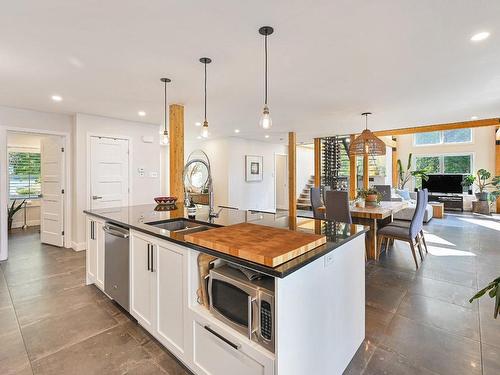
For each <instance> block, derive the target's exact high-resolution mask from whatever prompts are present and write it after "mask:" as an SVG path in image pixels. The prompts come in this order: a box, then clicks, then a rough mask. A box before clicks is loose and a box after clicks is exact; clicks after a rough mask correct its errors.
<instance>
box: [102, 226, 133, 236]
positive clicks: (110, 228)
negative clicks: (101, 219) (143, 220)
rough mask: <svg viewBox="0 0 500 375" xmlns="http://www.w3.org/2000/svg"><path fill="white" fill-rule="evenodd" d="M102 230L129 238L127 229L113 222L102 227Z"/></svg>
mask: <svg viewBox="0 0 500 375" xmlns="http://www.w3.org/2000/svg"><path fill="white" fill-rule="evenodd" d="M102 230H103V231H104V232H106V233H108V234H110V235H112V236H115V237H120V238H128V236H129V232H128V230H126V229H123V228H120V227H115V226H114V225H111V224H106V225H104V226H103V227H102Z"/></svg>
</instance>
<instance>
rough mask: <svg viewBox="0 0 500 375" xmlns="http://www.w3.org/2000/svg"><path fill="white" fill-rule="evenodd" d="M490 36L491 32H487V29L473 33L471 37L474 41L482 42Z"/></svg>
mask: <svg viewBox="0 0 500 375" xmlns="http://www.w3.org/2000/svg"><path fill="white" fill-rule="evenodd" d="M489 36H490V33H489V32H487V31H482V32H480V33H477V34H474V35H472V37H471V38H470V40H471V41H472V42H480V41H481V40H485V39H487V38H488V37H489Z"/></svg>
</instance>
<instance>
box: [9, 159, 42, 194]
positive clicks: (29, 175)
mask: <svg viewBox="0 0 500 375" xmlns="http://www.w3.org/2000/svg"><path fill="white" fill-rule="evenodd" d="M40 194H41V185H40V153H39V152H12V151H11V152H9V197H10V199H24V198H28V199H33V198H38V197H39V196H40Z"/></svg>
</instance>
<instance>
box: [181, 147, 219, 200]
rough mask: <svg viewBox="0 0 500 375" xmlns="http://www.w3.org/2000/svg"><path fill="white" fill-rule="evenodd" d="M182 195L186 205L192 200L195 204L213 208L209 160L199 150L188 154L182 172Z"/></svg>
mask: <svg viewBox="0 0 500 375" xmlns="http://www.w3.org/2000/svg"><path fill="white" fill-rule="evenodd" d="M183 183H184V192H185V194H184V196H185V197H186V202H185V203H186V205H187V204H189V203H190V201H191V200H192V201H193V203H195V204H205V205H209V206H210V208H213V186H212V175H211V170H210V160H209V159H208V156H207V154H205V152H203V151H201V150H195V151H193V152H192V153H191V154H189V156H188V160H187V162H186V165H185V166H184V173H183Z"/></svg>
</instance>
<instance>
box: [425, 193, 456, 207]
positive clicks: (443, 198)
mask: <svg viewBox="0 0 500 375" xmlns="http://www.w3.org/2000/svg"><path fill="white" fill-rule="evenodd" d="M429 202H440V203H443V204H444V209H445V211H448V210H454V211H458V210H460V211H461V212H463V211H464V196H463V194H446V193H429Z"/></svg>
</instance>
